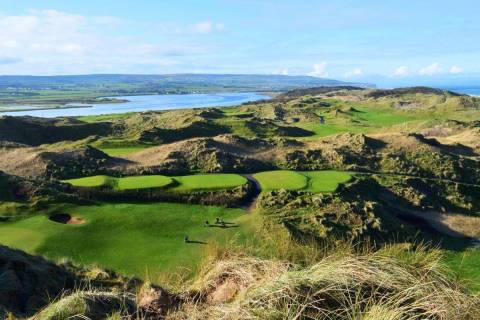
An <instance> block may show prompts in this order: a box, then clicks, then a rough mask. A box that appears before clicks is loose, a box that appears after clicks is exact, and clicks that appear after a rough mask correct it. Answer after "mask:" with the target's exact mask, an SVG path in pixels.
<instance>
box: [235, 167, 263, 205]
mask: <svg viewBox="0 0 480 320" xmlns="http://www.w3.org/2000/svg"><path fill="white" fill-rule="evenodd" d="M242 176H243V177H245V178H246V179H247V180H248V181H249V182H250V184H251V185H252V189H251V191H250V195H249V197H248V198H247V199H245V201H244V203H243V204H242V205H240V208H242V209H243V210H245V211H246V212H247V213H250V212H253V211H255V209H257V200H258V196H259V195H260V192H261V191H262V188H261V187H260V183H259V182H258V181H257V179H255V178H254V177H253V175H252V174H242Z"/></svg>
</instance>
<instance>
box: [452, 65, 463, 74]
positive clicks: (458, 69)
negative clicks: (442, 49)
mask: <svg viewBox="0 0 480 320" xmlns="http://www.w3.org/2000/svg"><path fill="white" fill-rule="evenodd" d="M462 72H463V69H462V68H461V67H459V66H452V67H451V68H450V73H452V74H459V73H462Z"/></svg>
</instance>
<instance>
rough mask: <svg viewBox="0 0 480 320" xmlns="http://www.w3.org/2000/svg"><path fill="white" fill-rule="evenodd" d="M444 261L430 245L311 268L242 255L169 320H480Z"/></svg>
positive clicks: (348, 250)
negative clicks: (196, 297) (197, 297)
mask: <svg viewBox="0 0 480 320" xmlns="http://www.w3.org/2000/svg"><path fill="white" fill-rule="evenodd" d="M288 246H291V247H292V248H294V247H295V245H294V244H290V245H288ZM297 246H298V247H297V248H296V249H294V250H293V251H297V252H298V251H300V247H301V245H297ZM284 248H285V247H284ZM441 258H442V256H441V252H440V251H439V250H436V249H431V248H428V247H427V246H425V245H422V244H420V245H417V246H412V245H408V244H399V245H390V246H386V247H385V248H383V249H381V250H378V251H373V250H372V249H371V248H369V247H361V248H353V247H352V246H351V244H339V246H338V250H334V249H332V248H331V247H330V249H329V250H328V252H327V251H324V252H322V253H321V254H317V255H316V257H315V258H314V259H311V260H309V261H308V262H306V259H300V261H301V262H303V265H302V264H297V263H291V262H289V261H287V260H282V259H265V258H259V257H252V256H249V255H242V254H241V253H239V252H237V251H236V250H235V249H234V250H231V251H229V253H228V254H223V255H219V256H217V259H218V260H217V261H210V262H209V264H207V265H205V269H204V270H203V271H202V273H200V275H199V277H198V278H197V280H196V282H194V283H193V285H192V287H191V289H192V290H194V291H196V292H199V293H198V296H200V297H202V299H200V300H198V299H197V300H195V299H193V300H192V301H190V302H189V303H186V304H185V305H184V306H183V307H182V309H181V310H180V311H178V312H175V313H173V314H171V315H170V318H169V319H346V320H352V319H359V320H360V319H362V320H370V319H372V320H373V319H375V320H377V319H385V320H397V319H398V320H403V319H408V320H414V319H478V318H479V317H480V299H479V298H478V297H476V296H473V295H471V294H469V293H468V292H467V291H466V290H464V289H463V288H462V287H461V286H460V285H459V284H458V283H457V282H455V280H453V276H452V275H451V274H450V272H449V270H448V269H447V268H446V267H445V265H444V264H443V263H442V262H441ZM226 288H227V289H228V290H227V289H226ZM219 297H220V298H219ZM222 298H223V300H222Z"/></svg>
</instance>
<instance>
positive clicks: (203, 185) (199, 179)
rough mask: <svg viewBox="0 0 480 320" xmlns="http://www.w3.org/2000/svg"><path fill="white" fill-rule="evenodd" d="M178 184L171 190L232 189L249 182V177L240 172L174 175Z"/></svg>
mask: <svg viewBox="0 0 480 320" xmlns="http://www.w3.org/2000/svg"><path fill="white" fill-rule="evenodd" d="M173 178H174V180H175V181H177V182H178V185H177V186H175V187H173V188H171V189H170V190H171V191H198V190H222V189H231V188H235V187H238V186H241V185H244V184H246V183H247V179H245V178H244V177H242V176H240V175H238V174H228V173H222V174H199V175H193V176H178V177H173Z"/></svg>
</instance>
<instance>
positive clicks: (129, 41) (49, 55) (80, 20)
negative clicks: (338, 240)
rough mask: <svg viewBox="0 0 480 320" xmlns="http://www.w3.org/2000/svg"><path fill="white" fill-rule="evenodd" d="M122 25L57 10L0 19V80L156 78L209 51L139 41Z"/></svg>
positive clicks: (204, 30) (173, 42)
mask: <svg viewBox="0 0 480 320" xmlns="http://www.w3.org/2000/svg"><path fill="white" fill-rule="evenodd" d="M124 24H125V21H122V20H120V19H118V18H115V17H103V16H102V17H87V16H82V15H75V14H70V13H66V12H61V11H56V10H32V11H29V12H28V13H26V14H24V15H10V16H9V15H2V14H1V13H0V74H73V73H110V72H111V73H130V72H131V73H135V72H145V73H161V72H163V70H165V67H168V66H174V65H179V64H182V63H188V61H194V60H195V58H196V57H198V56H200V55H205V54H206V53H207V52H209V51H210V50H211V45H210V46H209V45H208V44H207V43H206V41H195V39H194V40H191V39H187V38H183V37H179V36H176V35H174V34H172V35H170V36H169V35H165V36H164V37H162V38H161V40H159V39H155V40H153V41H151V42H149V41H145V40H143V41H139V40H138V39H136V37H135V36H124V35H123V34H122V32H123V29H122V28H123V27H125V25H124ZM179 28H180V29H178V30H180V31H181V32H183V33H186V34H208V33H210V32H215V31H221V30H223V29H224V26H223V24H221V23H214V22H210V21H206V22H201V23H196V24H191V25H183V26H181V27H179ZM170 31H171V30H170ZM202 40H203V39H202ZM188 59H191V60H188ZM195 61H196V60H195Z"/></svg>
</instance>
